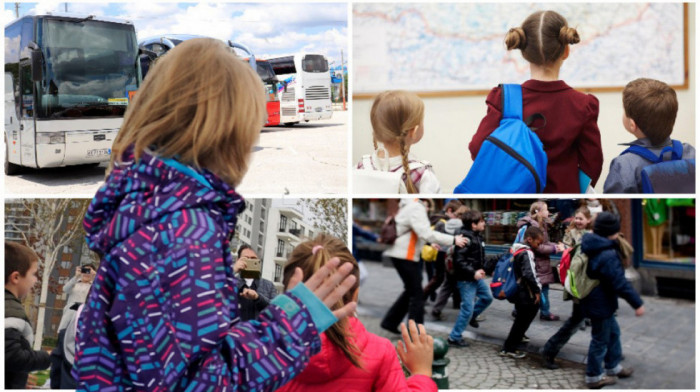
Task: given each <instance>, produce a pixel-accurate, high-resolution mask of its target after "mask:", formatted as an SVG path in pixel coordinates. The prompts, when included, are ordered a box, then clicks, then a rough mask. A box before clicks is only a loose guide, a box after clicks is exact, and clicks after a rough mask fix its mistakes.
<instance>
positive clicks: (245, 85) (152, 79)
mask: <svg viewBox="0 0 700 392" xmlns="http://www.w3.org/2000/svg"><path fill="white" fill-rule="evenodd" d="M148 74H149V75H151V76H149V77H147V78H146V79H145V80H144V83H143V85H142V86H141V88H140V89H139V92H138V93H137V94H136V95H135V97H134V99H133V101H132V102H131V104H130V105H129V109H128V110H127V112H126V115H125V116H124V124H123V125H122V127H121V129H120V130H119V134H118V135H117V138H116V139H115V141H114V144H113V146H112V160H111V162H110V165H109V167H108V168H107V174H109V173H110V172H111V170H112V168H113V167H114V165H115V163H118V162H120V161H121V159H122V154H123V153H124V151H126V150H127V149H128V148H129V147H130V146H132V145H133V146H134V156H135V159H136V160H138V159H139V157H140V156H141V153H142V152H143V151H144V150H145V149H147V148H149V149H152V150H154V151H153V152H154V153H155V154H156V155H157V156H159V157H163V158H173V157H177V159H178V160H179V161H180V162H182V163H184V164H188V165H191V166H193V167H195V168H207V169H208V170H210V171H212V172H213V173H215V174H216V175H218V176H220V177H221V178H222V179H223V180H224V181H226V182H227V183H229V184H231V185H233V186H236V185H238V184H239V183H240V181H241V179H242V178H243V175H244V174H245V173H246V171H247V170H248V162H249V159H250V156H251V152H252V147H253V144H254V143H255V142H256V140H257V139H258V136H259V133H260V129H261V128H262V126H263V124H264V122H265V118H266V115H267V112H266V109H265V94H264V91H263V85H262V84H261V82H260V78H259V77H258V75H257V74H256V73H255V71H253V70H252V68H251V67H250V66H249V65H248V64H246V63H245V62H243V61H242V60H241V59H239V58H238V57H237V56H236V55H235V54H234V53H233V52H232V51H231V50H230V48H228V47H227V46H226V45H225V44H224V43H223V42H221V41H219V40H215V39H211V38H196V39H190V40H187V41H184V42H183V43H181V44H180V45H178V46H176V47H175V48H173V49H172V50H170V51H168V53H167V55H164V56H163V58H161V59H160V60H158V62H156V64H155V66H153V67H152V68H151V70H150V72H149V73H148Z"/></svg>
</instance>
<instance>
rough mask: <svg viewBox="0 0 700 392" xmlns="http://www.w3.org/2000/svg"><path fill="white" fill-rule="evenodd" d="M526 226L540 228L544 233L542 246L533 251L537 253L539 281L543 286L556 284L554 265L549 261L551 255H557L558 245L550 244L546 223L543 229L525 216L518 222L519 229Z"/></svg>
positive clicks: (536, 261)
mask: <svg viewBox="0 0 700 392" xmlns="http://www.w3.org/2000/svg"><path fill="white" fill-rule="evenodd" d="M525 225H527V226H535V227H539V228H540V229H541V230H542V233H544V238H543V241H542V244H540V246H538V247H537V249H533V251H534V252H535V268H536V270H537V279H538V280H539V281H540V283H541V284H550V283H554V282H555V281H556V278H555V277H554V272H552V264H551V261H550V259H549V255H551V254H554V253H557V244H555V243H553V242H549V233H547V224H546V223H545V224H544V226H543V227H541V226H540V224H539V223H537V221H536V220H534V219H532V218H531V217H530V216H525V217H522V218H520V220H518V229H520V228H521V227H523V226H525Z"/></svg>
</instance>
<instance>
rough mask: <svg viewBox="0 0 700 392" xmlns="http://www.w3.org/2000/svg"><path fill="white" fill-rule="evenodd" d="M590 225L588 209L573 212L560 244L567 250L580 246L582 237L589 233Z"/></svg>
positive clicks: (590, 218)
mask: <svg viewBox="0 0 700 392" xmlns="http://www.w3.org/2000/svg"><path fill="white" fill-rule="evenodd" d="M592 223H593V217H592V216H591V212H590V211H589V210H588V207H579V208H578V209H577V210H576V212H574V219H573V220H572V221H571V224H569V227H567V228H566V233H564V238H563V239H562V240H561V242H562V243H563V244H564V245H566V246H567V247H569V248H573V247H574V246H575V245H576V244H580V243H581V238H582V237H583V235H584V234H586V233H589V232H590V231H591V227H592Z"/></svg>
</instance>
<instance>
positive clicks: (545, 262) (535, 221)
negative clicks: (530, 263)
mask: <svg viewBox="0 0 700 392" xmlns="http://www.w3.org/2000/svg"><path fill="white" fill-rule="evenodd" d="M548 219H549V209H548V207H547V203H546V202H544V201H542V200H539V201H536V202H534V203H532V204H531V205H530V212H529V215H526V216H524V217H522V218H520V220H518V223H517V227H518V228H519V229H520V230H522V228H523V227H527V228H530V227H533V226H534V227H537V228H539V229H540V230H541V231H542V236H543V237H542V241H541V242H540V243H539V244H538V246H537V247H534V248H533V251H534V253H535V269H536V272H537V280H538V281H539V282H540V283H541V284H542V299H541V301H540V320H543V321H556V320H559V316H557V315H555V314H552V313H550V311H549V284H550V283H554V282H555V281H556V279H555V277H554V273H553V272H552V265H551V262H550V258H549V256H550V255H552V254H555V253H559V252H563V251H564V245H563V244H555V243H553V242H550V241H549V233H548V229H549V223H548ZM520 230H519V232H520Z"/></svg>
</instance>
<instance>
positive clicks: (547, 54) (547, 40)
mask: <svg viewBox="0 0 700 392" xmlns="http://www.w3.org/2000/svg"><path fill="white" fill-rule="evenodd" d="M580 41H581V39H580V38H579V36H578V32H577V31H576V29H575V28H573V27H569V25H568V24H567V22H566V18H564V17H563V16H561V15H560V14H558V13H556V12H554V11H537V12H535V13H534V14H532V15H530V16H528V17H527V19H525V21H524V22H523V24H522V26H520V27H515V28H512V29H510V30H508V33H507V34H506V39H505V44H506V48H508V50H512V49H520V51H521V52H522V54H523V57H524V58H525V60H527V61H528V62H530V63H533V64H537V65H547V64H552V63H554V62H556V61H557V60H559V58H560V57H561V56H562V55H563V54H564V50H565V49H566V45H569V44H577V43H579V42H580Z"/></svg>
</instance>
